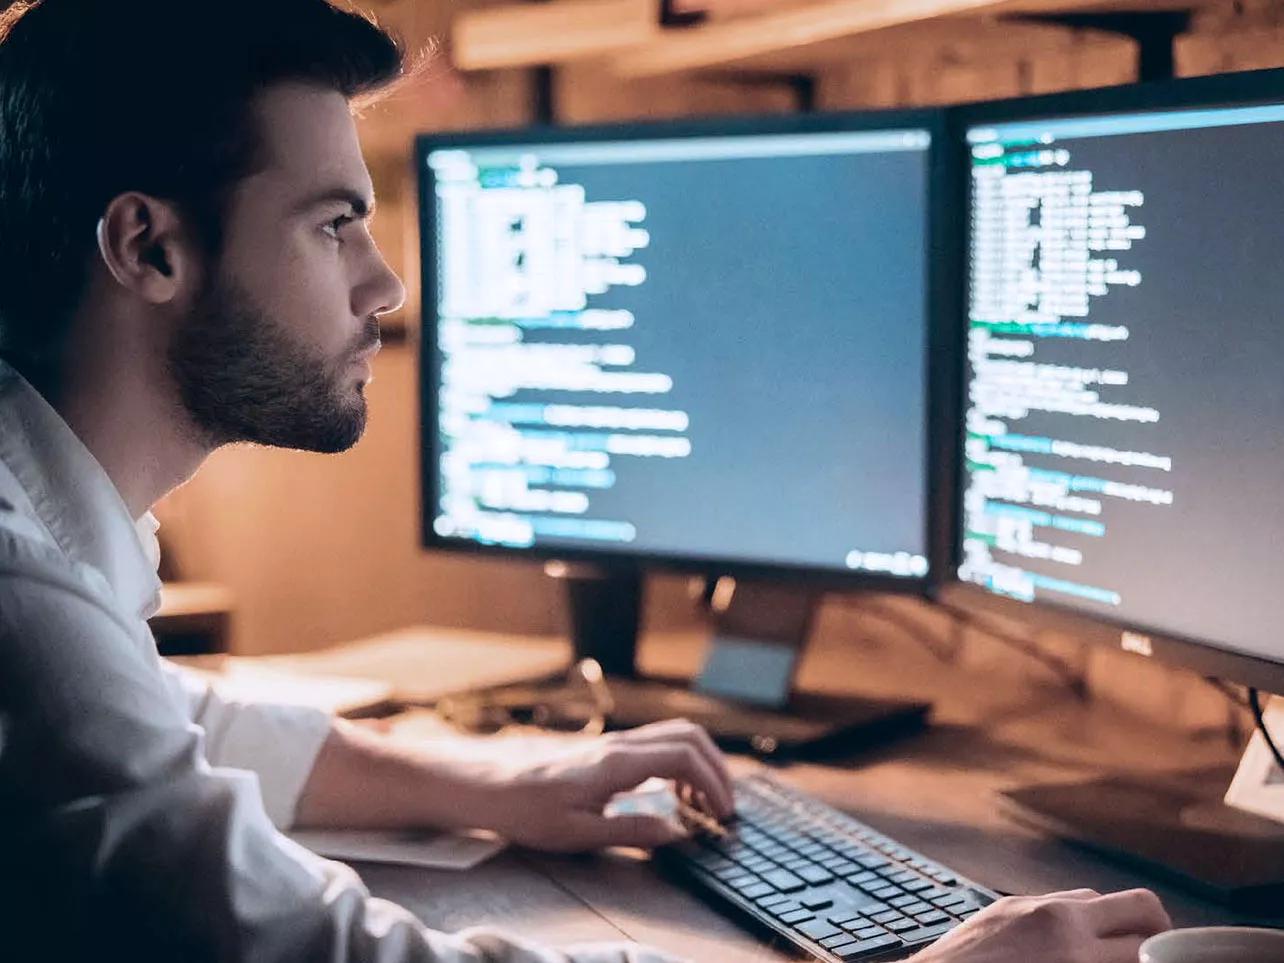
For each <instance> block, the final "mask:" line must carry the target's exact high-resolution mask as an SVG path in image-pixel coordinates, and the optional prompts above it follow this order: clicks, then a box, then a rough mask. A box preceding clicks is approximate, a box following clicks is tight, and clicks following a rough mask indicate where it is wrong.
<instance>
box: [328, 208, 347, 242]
mask: <svg viewBox="0 0 1284 963" xmlns="http://www.w3.org/2000/svg"><path fill="white" fill-rule="evenodd" d="M352 221H353V217H352V215H351V214H340V215H339V216H338V217H336V218H335V219H334V220H333V221H327V222H326V224H325V226H324V227H323V228H321V230H323V231H325V233H326V234H327V235H329V236H330V237H332V238H334V239H335V240H336V241H337V240H338V239H339V232H340V231H341V230H343V228H344V227H345V226H346V225H348V224H351V223H352Z"/></svg>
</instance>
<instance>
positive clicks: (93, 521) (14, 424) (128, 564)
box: [0, 361, 160, 619]
mask: <svg viewBox="0 0 1284 963" xmlns="http://www.w3.org/2000/svg"><path fill="white" fill-rule="evenodd" d="M0 461H3V462H4V464H5V465H6V466H7V467H8V469H9V471H11V472H12V473H13V476H14V477H15V478H16V479H17V481H18V484H19V485H21V486H22V488H23V491H24V492H25V493H26V495H27V497H28V498H29V499H30V501H31V504H32V506H33V508H34V510H35V513H36V515H37V517H38V518H39V519H40V521H41V522H42V523H43V525H44V527H45V528H46V529H47V530H48V531H49V534H50V535H51V536H52V537H53V539H54V541H55V542H56V543H57V545H58V547H59V549H60V550H61V551H62V552H63V554H64V555H66V556H67V557H68V558H69V559H71V560H72V561H74V562H80V563H83V564H85V565H89V566H92V567H93V568H95V569H97V570H98V571H99V572H100V573H102V575H103V577H104V578H105V579H106V580H107V583H108V585H110V586H111V589H112V592H113V593H114V594H115V595H116V597H117V599H119V600H120V602H121V603H122V605H123V606H124V607H125V608H126V609H127V610H128V611H130V612H133V613H136V614H137V615H138V616H139V617H140V618H144V619H146V618H150V617H151V616H152V615H153V614H154V613H155V610H156V608H157V606H158V604H159V596H160V579H159V578H158V577H157V575H156V568H157V565H158V564H159V562H160V550H159V543H158V541H157V539H156V530H157V528H158V527H159V526H158V524H157V522H156V519H155V518H154V517H153V516H152V514H151V513H150V512H148V513H146V514H144V515H143V517H142V518H140V519H138V520H137V521H135V520H134V519H132V518H130V515H129V509H128V508H126V506H125V503H124V501H123V500H122V499H121V497H120V492H119V491H117V489H116V486H115V485H114V484H113V483H112V480H111V478H110V477H109V476H108V475H107V472H106V471H105V470H104V469H103V467H102V465H100V464H99V463H98V460H97V459H96V458H94V456H93V454H92V453H91V452H90V451H89V449H88V448H86V447H85V446H84V445H83V444H82V443H81V441H80V439H79V438H77V437H76V435H75V433H74V432H73V431H72V430H71V428H70V427H69V426H68V425H67V423H66V422H65V421H63V420H62V418H61V417H60V416H59V414H58V413H57V412H56V411H54V409H53V408H52V407H50V405H49V404H48V402H46V401H45V399H44V398H43V397H42V396H41V395H40V393H39V392H38V391H36V390H35V389H34V388H32V387H31V385H29V384H28V383H27V382H26V380H25V379H23V377H22V376H21V375H19V374H18V373H17V372H16V371H14V370H13V368H11V367H10V366H9V365H7V364H5V363H4V362H3V361H0Z"/></svg>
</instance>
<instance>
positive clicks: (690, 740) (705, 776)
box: [296, 720, 733, 851]
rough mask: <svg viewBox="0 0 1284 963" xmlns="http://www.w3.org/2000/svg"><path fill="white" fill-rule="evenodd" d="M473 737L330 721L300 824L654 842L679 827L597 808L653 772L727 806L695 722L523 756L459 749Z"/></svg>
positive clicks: (724, 774)
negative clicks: (401, 733)
mask: <svg viewBox="0 0 1284 963" xmlns="http://www.w3.org/2000/svg"><path fill="white" fill-rule="evenodd" d="M470 744H473V745H475V744H476V743H475V741H473V740H467V739H462V740H460V741H458V742H456V743H454V744H453V745H449V746H448V745H446V744H436V745H432V744H425V745H423V746H414V745H407V744H403V743H400V742H395V741H393V740H392V739H389V738H387V737H386V736H382V735H380V734H378V733H376V732H372V731H370V730H369V729H366V728H364V727H361V726H358V725H354V724H352V723H345V722H343V721H342V720H336V722H335V725H334V728H333V730H332V732H331V734H330V737H329V739H327V740H326V743H325V745H324V747H323V748H322V749H321V752H320V753H319V754H318V756H317V759H316V763H315V765H314V766H313V769H312V773H311V775H310V777H309V779H308V781H307V784H306V786H305V788H304V790H303V795H302V797H301V799H300V801H299V805H298V810H297V815H296V824H297V825H299V826H315V827H322V826H343V827H349V828H357V827H364V828H373V827H378V828H400V827H405V826H434V827H439V828H444V829H461V828H469V829H491V830H494V831H496V832H498V833H500V834H501V835H503V836H504V837H505V838H507V839H510V840H512V841H514V842H517V843H520V844H522V845H525V846H530V847H533V848H537V849H550V850H559V851H574V850H585V849H596V848H601V847H604V846H643V847H651V846H660V845H663V844H665V843H669V842H673V841H674V840H675V839H676V838H678V836H679V835H680V833H679V831H678V830H677V829H676V828H675V827H674V825H673V824H672V823H670V822H669V821H666V820H664V819H661V818H659V817H655V816H644V815H638V816H614V817H607V816H605V815H603V809H604V807H605V806H606V804H607V803H608V802H609V801H610V799H611V797H612V796H614V795H615V794H616V793H619V792H623V791H626V790H629V789H632V788H633V787H635V786H637V785H638V784H639V783H642V782H644V781H646V780H647V779H650V778H652V777H655V776H659V777H663V778H667V779H673V780H675V781H677V782H679V783H681V784H683V785H686V786H690V787H691V788H693V789H695V790H697V791H699V792H701V793H703V794H704V795H705V796H706V797H707V798H708V800H709V802H710V804H711V806H712V807H713V809H714V810H715V812H716V814H717V815H718V816H719V817H721V818H727V817H729V816H730V815H731V813H732V810H733V799H732V791H731V777H730V774H729V772H728V770H727V766H726V762H725V760H724V759H723V757H722V754H721V753H720V752H719V751H718V750H717V748H716V747H715V746H714V745H713V742H712V740H711V739H710V738H709V736H708V734H707V733H705V731H704V730H703V729H701V728H700V727H699V726H695V725H692V724H691V723H688V722H682V721H673V722H663V723H657V724H654V725H650V726H642V727H641V728H638V729H633V730H630V731H628V732H621V733H613V734H611V735H607V736H601V737H599V738H596V739H589V740H569V741H566V742H557V741H552V740H550V741H549V742H548V743H546V744H545V745H543V746H541V747H540V748H539V750H537V751H536V752H534V753H531V752H527V751H523V749H525V748H527V747H528V746H529V744H528V743H519V744H517V748H515V749H514V750H513V751H511V752H508V753H499V752H495V751H493V750H494V749H499V748H502V746H503V745H504V744H503V743H498V744H493V746H492V751H490V752H487V753H476V752H474V753H469V752H468V751H467V747H468V746H469V745H470Z"/></svg>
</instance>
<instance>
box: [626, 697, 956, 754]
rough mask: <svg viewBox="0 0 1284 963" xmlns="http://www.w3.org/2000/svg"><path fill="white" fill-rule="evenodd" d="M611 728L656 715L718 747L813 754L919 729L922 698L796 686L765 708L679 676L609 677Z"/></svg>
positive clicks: (924, 711) (865, 745)
mask: <svg viewBox="0 0 1284 963" xmlns="http://www.w3.org/2000/svg"><path fill="white" fill-rule="evenodd" d="M608 685H609V687H610V692H611V698H612V700H613V701H614V703H615V707H614V709H613V710H612V711H611V712H610V713H609V714H608V716H607V725H608V727H609V728H612V729H628V728H632V727H633V726H639V725H645V724H646V723H648V722H657V721H659V720H662V719H673V718H683V719H689V720H691V721H692V722H696V723H699V724H700V725H702V726H704V728H705V729H706V730H708V732H709V734H710V735H711V736H712V737H713V739H714V741H715V742H717V743H718V744H719V745H720V746H722V747H723V748H724V749H727V750H729V751H732V752H752V753H754V754H756V755H759V756H769V757H774V758H791V759H800V758H819V757H825V756H837V755H842V754H845V753H850V752H856V751H859V750H863V749H869V748H873V747H876V746H879V745H882V744H884V743H886V742H890V741H891V740H893V739H895V738H899V737H901V736H905V735H910V734H912V733H915V732H918V731H920V730H921V729H922V728H923V727H924V726H925V724H926V722H927V716H928V713H929V711H930V709H931V706H930V705H929V704H928V703H926V702H917V701H910V700H897V699H872V698H871V699H866V698H859V697H853V696H831V695H822V694H818V693H807V692H794V693H793V694H792V695H791V696H790V699H789V702H788V704H787V705H785V706H784V707H782V708H780V709H769V708H764V707H761V706H757V705H752V704H750V703H745V702H740V701H735V700H731V699H727V698H723V697H721V696H718V695H714V694H711V693H708V692H701V691H699V690H697V689H694V688H692V687H690V686H689V685H686V684H684V683H683V682H681V681H679V680H674V679H661V678H649V679H646V678H643V679H608Z"/></svg>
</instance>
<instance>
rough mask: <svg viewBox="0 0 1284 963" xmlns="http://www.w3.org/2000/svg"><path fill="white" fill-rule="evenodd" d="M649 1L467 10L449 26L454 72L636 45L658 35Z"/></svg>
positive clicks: (575, 0) (559, 1)
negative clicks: (455, 69) (455, 70)
mask: <svg viewBox="0 0 1284 963" xmlns="http://www.w3.org/2000/svg"><path fill="white" fill-rule="evenodd" d="M660 29H661V28H660V17H659V11H658V6H657V4H656V2H655V0H552V2H548V3H515V4H508V5H505V6H500V7H488V8H485V9H481V10H473V11H468V12H466V13H461V14H460V15H459V16H457V17H456V18H455V20H454V22H453V23H452V25H451V37H450V48H451V58H452V60H453V62H454V65H455V66H456V67H457V68H458V69H459V70H495V69H499V68H506V67H534V66H539V65H545V64H558V63H567V62H570V61H574V60H579V59H583V58H585V57H600V56H603V55H606V54H609V53H612V52H613V51H617V50H624V49H627V48H632V47H638V46H640V45H642V44H645V43H646V42H647V41H649V40H652V39H654V38H656V37H658V36H659V35H660Z"/></svg>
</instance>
